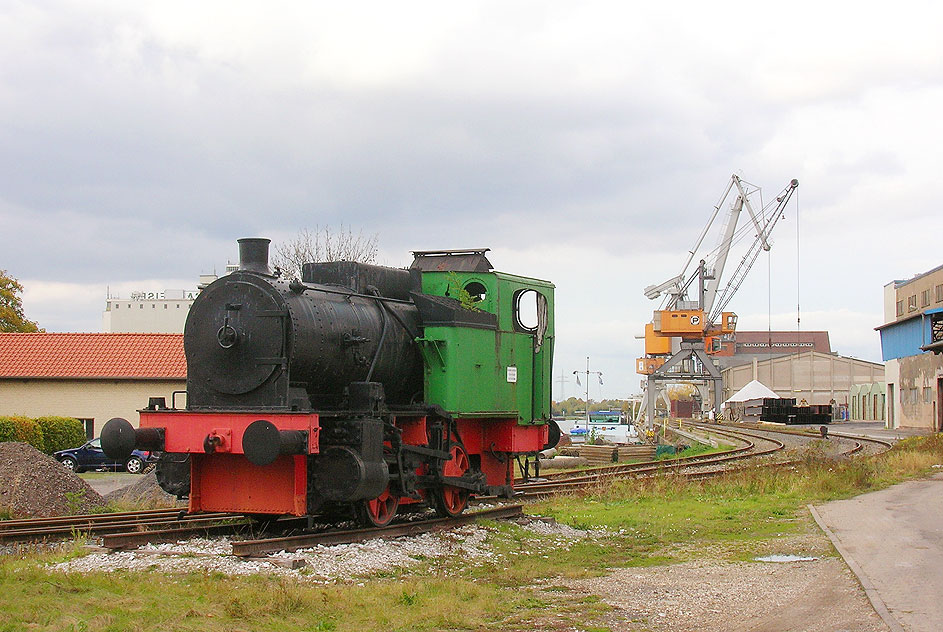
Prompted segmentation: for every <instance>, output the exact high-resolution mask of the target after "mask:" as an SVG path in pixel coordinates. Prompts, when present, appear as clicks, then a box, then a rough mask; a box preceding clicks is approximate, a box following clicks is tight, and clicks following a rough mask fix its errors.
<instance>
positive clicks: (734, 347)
mask: <svg viewBox="0 0 943 632" xmlns="http://www.w3.org/2000/svg"><path fill="white" fill-rule="evenodd" d="M802 351H816V352H818V353H825V354H829V353H832V348H831V344H830V342H829V338H828V332H827V331H738V332H736V333H735V334H731V335H730V336H726V337H725V338H724V339H723V340H721V341H720V349H719V350H718V351H715V352H714V353H713V354H712V357H713V359H714V362H715V363H716V364H717V366H719V367H720V368H721V369H726V368H728V367H732V366H737V365H740V364H750V363H752V362H753V361H754V360H758V361H763V360H769V359H770V358H778V357H782V356H788V355H791V354H794V353H800V352H802Z"/></svg>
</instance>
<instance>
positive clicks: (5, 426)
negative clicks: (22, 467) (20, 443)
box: [0, 417, 16, 442]
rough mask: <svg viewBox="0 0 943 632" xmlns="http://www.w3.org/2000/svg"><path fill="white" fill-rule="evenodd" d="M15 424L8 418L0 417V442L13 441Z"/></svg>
mask: <svg viewBox="0 0 943 632" xmlns="http://www.w3.org/2000/svg"><path fill="white" fill-rule="evenodd" d="M15 436H16V424H14V423H13V419H11V418H10V417H0V442H3V441H15V439H14V437H15Z"/></svg>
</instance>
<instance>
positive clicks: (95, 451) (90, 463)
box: [53, 438, 157, 474]
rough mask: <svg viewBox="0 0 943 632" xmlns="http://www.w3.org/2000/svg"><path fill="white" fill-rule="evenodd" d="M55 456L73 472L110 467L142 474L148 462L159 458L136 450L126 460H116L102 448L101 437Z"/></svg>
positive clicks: (59, 452)
mask: <svg viewBox="0 0 943 632" xmlns="http://www.w3.org/2000/svg"><path fill="white" fill-rule="evenodd" d="M53 456H54V457H55V458H56V460H57V461H59V462H60V463H62V464H63V465H65V466H66V467H67V468H69V469H70V470H72V471H73V472H83V471H85V470H101V469H108V470H127V471H128V472H130V473H131V474H140V473H141V472H143V471H144V466H145V465H146V464H148V463H151V462H153V461H156V460H157V455H156V454H155V453H151V452H144V451H142V450H135V451H134V452H132V453H131V456H130V457H128V459H127V460H126V461H115V460H114V459H112V458H111V457H109V456H108V455H106V454H105V451H104V450H102V442H101V438H97V439H92V440H91V441H88V442H86V443H85V444H84V445H82V446H80V447H78V448H70V449H68V450H59V451H58V452H56V453H54V454H53Z"/></svg>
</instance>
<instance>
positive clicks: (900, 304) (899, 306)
mask: <svg viewBox="0 0 943 632" xmlns="http://www.w3.org/2000/svg"><path fill="white" fill-rule="evenodd" d="M897 315H898V316H903V315H904V301H897Z"/></svg>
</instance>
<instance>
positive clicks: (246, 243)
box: [239, 237, 272, 275]
mask: <svg viewBox="0 0 943 632" xmlns="http://www.w3.org/2000/svg"><path fill="white" fill-rule="evenodd" d="M270 243H272V240H271V239H265V238H264V237H246V238H244V239H240V240H239V269H240V270H248V271H250V272H258V273H259V274H269V275H271V274H272V269H271V268H269V265H268V247H269V244H270Z"/></svg>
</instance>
